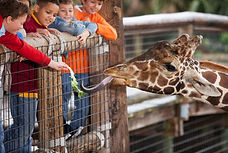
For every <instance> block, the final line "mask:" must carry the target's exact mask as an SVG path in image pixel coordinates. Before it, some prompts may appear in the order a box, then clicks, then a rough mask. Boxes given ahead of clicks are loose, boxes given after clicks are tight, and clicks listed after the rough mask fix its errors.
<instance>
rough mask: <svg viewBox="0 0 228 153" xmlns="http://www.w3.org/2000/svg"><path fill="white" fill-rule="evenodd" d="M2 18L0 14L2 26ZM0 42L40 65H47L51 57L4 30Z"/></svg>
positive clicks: (0, 24) (0, 25)
mask: <svg viewBox="0 0 228 153" xmlns="http://www.w3.org/2000/svg"><path fill="white" fill-rule="evenodd" d="M2 23H3V18H2V16H1V15H0V27H2ZM0 44H3V45H5V46H6V47H7V48H9V49H11V50H13V51H15V52H17V53H18V54H20V55H21V56H23V57H25V58H27V59H29V60H31V61H33V62H35V63H38V64H40V65H42V66H47V65H48V64H49V63H50V61H51V59H50V58H49V57H47V55H45V54H44V53H42V52H41V51H39V50H37V49H35V48H34V47H32V46H30V45H29V44H27V43H26V42H25V41H23V40H20V39H19V38H18V36H16V35H13V34H11V33H9V32H6V33H5V35H4V36H1V37H0Z"/></svg>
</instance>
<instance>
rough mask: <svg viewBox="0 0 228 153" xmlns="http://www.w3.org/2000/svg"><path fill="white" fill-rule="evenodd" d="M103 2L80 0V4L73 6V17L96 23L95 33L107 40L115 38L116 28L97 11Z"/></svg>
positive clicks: (102, 0)
mask: <svg viewBox="0 0 228 153" xmlns="http://www.w3.org/2000/svg"><path fill="white" fill-rule="evenodd" d="M103 2H104V0H81V3H82V6H78V5H76V6H75V10H74V17H75V18H76V19H77V20H81V21H91V22H94V23H96V24H97V27H98V29H97V31H96V33H97V34H100V35H102V36H103V37H104V38H106V39H108V40H116V39H117V33H116V30H115V29H114V28H113V27H112V26H111V25H110V24H109V23H108V22H106V21H105V19H104V18H103V17H102V16H101V15H100V14H99V13H98V12H99V11H100V9H101V7H102V5H103Z"/></svg>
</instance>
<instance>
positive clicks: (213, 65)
mask: <svg viewBox="0 0 228 153" xmlns="http://www.w3.org/2000/svg"><path fill="white" fill-rule="evenodd" d="M200 67H204V68H209V69H212V70H216V71H220V72H223V73H228V67H227V66H224V65H220V64H216V63H213V62H210V61H200Z"/></svg>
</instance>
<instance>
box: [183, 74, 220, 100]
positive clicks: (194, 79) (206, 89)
mask: <svg viewBox="0 0 228 153" xmlns="http://www.w3.org/2000/svg"><path fill="white" fill-rule="evenodd" d="M187 76H188V77H187V79H186V80H187V81H188V82H189V83H191V84H192V85H193V87H194V88H195V89H196V90H197V91H198V92H200V93H201V94H203V95H206V96H213V97H218V96H221V93H220V92H219V90H218V89H217V88H216V87H215V86H214V85H213V84H212V83H210V82H209V81H207V80H206V79H205V78H203V77H202V76H201V75H199V74H198V73H197V72H195V71H191V72H190V73H188V75H187Z"/></svg>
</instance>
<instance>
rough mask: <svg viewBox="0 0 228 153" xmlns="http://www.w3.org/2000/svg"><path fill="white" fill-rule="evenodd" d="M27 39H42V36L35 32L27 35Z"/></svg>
mask: <svg viewBox="0 0 228 153" xmlns="http://www.w3.org/2000/svg"><path fill="white" fill-rule="evenodd" d="M27 37H38V38H42V36H41V35H40V34H39V33H37V32H30V33H27Z"/></svg>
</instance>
